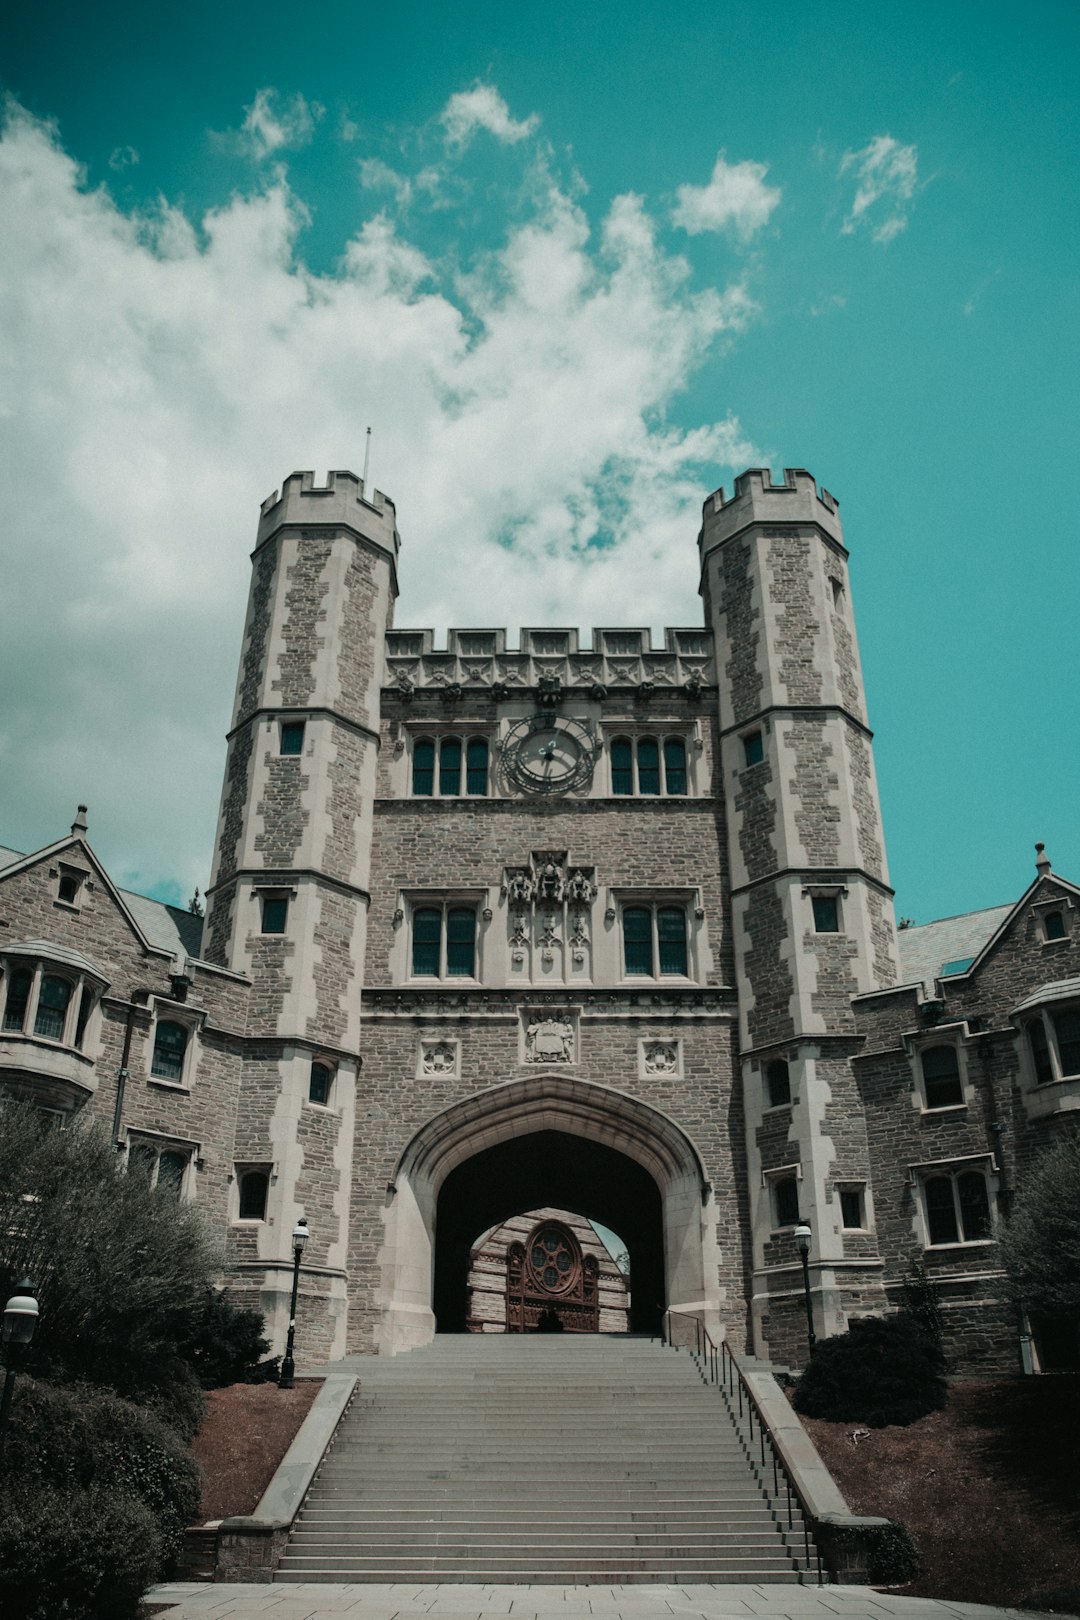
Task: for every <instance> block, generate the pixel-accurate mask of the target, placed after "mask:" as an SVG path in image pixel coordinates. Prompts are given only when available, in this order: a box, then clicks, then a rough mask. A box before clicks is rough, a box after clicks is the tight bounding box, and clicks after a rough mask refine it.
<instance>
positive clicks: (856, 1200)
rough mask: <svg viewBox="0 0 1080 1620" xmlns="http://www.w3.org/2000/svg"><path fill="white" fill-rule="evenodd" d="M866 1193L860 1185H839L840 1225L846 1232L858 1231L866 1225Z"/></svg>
mask: <svg viewBox="0 0 1080 1620" xmlns="http://www.w3.org/2000/svg"><path fill="white" fill-rule="evenodd" d="M865 1202H866V1194H865V1190H864V1189H863V1188H862V1187H841V1189H840V1225H841V1226H842V1227H843V1228H844V1230H845V1231H847V1232H860V1231H863V1230H864V1229H865V1227H866V1208H865Z"/></svg>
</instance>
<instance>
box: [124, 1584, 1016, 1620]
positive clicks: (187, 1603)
mask: <svg viewBox="0 0 1080 1620" xmlns="http://www.w3.org/2000/svg"><path fill="white" fill-rule="evenodd" d="M147 1602H149V1603H155V1604H163V1603H172V1604H176V1605H178V1607H176V1608H172V1609H170V1610H169V1611H168V1614H167V1617H166V1616H163V1620H249V1617H250V1620H344V1617H348V1620H411V1617H413V1616H419V1615H431V1616H433V1617H434V1620H442V1617H444V1616H445V1617H446V1620H470V1617H471V1620H590V1617H591V1616H593V1615H596V1616H597V1617H598V1620H622V1617H625V1620H670V1617H671V1616H673V1615H679V1616H684V1617H686V1620H740V1617H743V1616H761V1617H763V1620H836V1617H837V1616H838V1615H839V1616H843V1617H845V1620H1002V1617H1004V1616H1009V1617H1010V1620H1021V1617H1023V1620H1031V1611H1029V1610H1021V1609H993V1608H988V1607H986V1606H984V1605H983V1604H981V1603H948V1602H945V1601H944V1600H938V1599H937V1598H911V1597H895V1596H893V1595H892V1594H891V1593H888V1592H875V1591H874V1590H873V1588H872V1587H869V1586H820V1587H819V1586H787V1585H780V1584H778V1585H776V1586H659V1585H658V1586H652V1585H640V1586H465V1585H461V1586H456V1585H450V1584H447V1585H442V1586H413V1585H400V1586H375V1585H367V1584H364V1585H340V1586H335V1585H324V1584H318V1585H317V1584H316V1583H314V1582H311V1583H306V1582H305V1583H303V1584H301V1583H295V1584H294V1583H291V1582H282V1583H281V1584H280V1585H268V1586H248V1585H240V1584H237V1585H226V1584H219V1585H213V1584H205V1583H200V1582H194V1581H176V1582H171V1583H169V1584H166V1585H164V1586H155V1587H153V1588H152V1589H151V1591H149V1592H148V1593H147Z"/></svg>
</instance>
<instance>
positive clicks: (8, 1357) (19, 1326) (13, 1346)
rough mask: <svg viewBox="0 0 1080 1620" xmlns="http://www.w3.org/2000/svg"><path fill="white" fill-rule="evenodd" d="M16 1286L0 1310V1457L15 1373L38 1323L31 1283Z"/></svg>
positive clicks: (24, 1279) (5, 1435) (26, 1281)
mask: <svg viewBox="0 0 1080 1620" xmlns="http://www.w3.org/2000/svg"><path fill="white" fill-rule="evenodd" d="M16 1287H17V1288H18V1293H16V1294H12V1296H11V1298H10V1299H9V1300H8V1302H7V1304H6V1305H5V1307H4V1325H3V1330H2V1333H0V1342H2V1343H3V1346H4V1360H5V1362H6V1363H7V1373H6V1375H5V1378H4V1393H3V1396H0V1456H3V1452H4V1442H5V1440H6V1439H7V1431H8V1418H9V1416H10V1414H11V1397H12V1394H13V1392H14V1389H15V1372H16V1369H17V1368H18V1367H19V1366H20V1365H21V1364H22V1360H23V1357H24V1356H25V1354H26V1352H27V1350H28V1349H29V1346H30V1341H31V1339H32V1338H33V1337H34V1329H35V1328H36V1327H37V1322H38V1302H37V1300H36V1299H35V1298H34V1285H33V1283H32V1282H31V1281H30V1279H29V1277H24V1278H23V1280H22V1282H20V1283H17V1284H16Z"/></svg>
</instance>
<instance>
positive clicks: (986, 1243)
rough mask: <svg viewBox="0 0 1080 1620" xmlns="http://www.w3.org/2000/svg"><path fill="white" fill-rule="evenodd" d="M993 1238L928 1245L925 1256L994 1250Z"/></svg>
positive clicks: (925, 1248)
mask: <svg viewBox="0 0 1080 1620" xmlns="http://www.w3.org/2000/svg"><path fill="white" fill-rule="evenodd" d="M993 1247H994V1239H993V1238H972V1239H971V1242H970V1243H927V1244H926V1245H925V1247H924V1251H923V1252H924V1253H925V1254H955V1253H957V1252H958V1251H962V1250H964V1249H992V1248H993Z"/></svg>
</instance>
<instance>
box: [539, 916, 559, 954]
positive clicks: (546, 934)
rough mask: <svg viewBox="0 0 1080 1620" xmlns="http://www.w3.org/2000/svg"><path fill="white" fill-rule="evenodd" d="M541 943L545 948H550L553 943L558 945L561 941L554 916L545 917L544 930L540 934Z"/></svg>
mask: <svg viewBox="0 0 1080 1620" xmlns="http://www.w3.org/2000/svg"><path fill="white" fill-rule="evenodd" d="M540 943H541V945H543V946H544V947H545V948H550V947H551V946H552V945H557V944H558V943H559V934H558V930H557V929H556V927H555V919H554V917H546V918H545V919H544V926H543V930H542V932H541V934H540Z"/></svg>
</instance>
